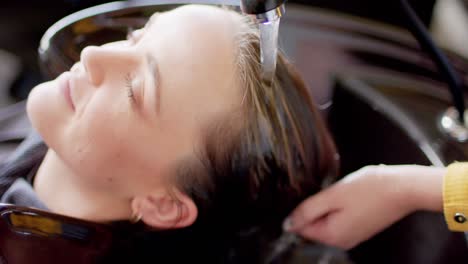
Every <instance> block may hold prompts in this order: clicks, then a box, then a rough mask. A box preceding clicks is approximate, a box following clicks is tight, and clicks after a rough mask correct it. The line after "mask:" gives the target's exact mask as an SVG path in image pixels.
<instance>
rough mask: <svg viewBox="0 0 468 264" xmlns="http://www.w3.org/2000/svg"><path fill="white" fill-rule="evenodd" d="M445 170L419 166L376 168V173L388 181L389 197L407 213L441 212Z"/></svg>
mask: <svg viewBox="0 0 468 264" xmlns="http://www.w3.org/2000/svg"><path fill="white" fill-rule="evenodd" d="M445 172H446V169H445V168H438V167H428V166H419V165H397V166H395V165H391V166H384V165H381V166H379V167H378V173H379V174H384V176H387V177H388V178H389V179H390V180H389V181H390V182H389V183H388V185H389V186H390V187H389V188H391V190H390V192H391V193H392V194H391V195H392V196H393V197H394V199H393V200H394V202H395V203H398V204H399V205H400V207H401V209H402V210H405V211H406V212H407V213H411V212H413V211H418V210H425V211H435V212H442V211H443V199H442V185H443V177H444V175H445Z"/></svg>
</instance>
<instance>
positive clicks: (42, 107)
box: [26, 82, 65, 145]
mask: <svg viewBox="0 0 468 264" xmlns="http://www.w3.org/2000/svg"><path fill="white" fill-rule="evenodd" d="M52 85H53V82H46V83H42V84H39V85H38V86H36V87H34V89H33V90H32V91H31V92H30V93H29V95H28V100H27V103H26V112H27V115H28V118H29V120H30V122H31V125H32V127H33V128H34V129H35V130H36V131H37V132H38V133H39V134H40V135H41V137H42V138H43V139H44V141H45V142H46V143H47V144H48V141H50V140H48V139H53V138H56V137H57V136H58V134H59V133H58V132H59V131H60V128H61V127H62V128H63V124H64V120H65V119H64V112H65V111H64V110H63V109H61V108H62V107H61V104H60V103H61V101H59V100H60V99H61V98H58V97H57V94H56V93H55V90H57V89H52V88H53V87H50V86H52ZM48 145H49V144H48Z"/></svg>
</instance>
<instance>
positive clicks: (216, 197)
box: [176, 15, 337, 263]
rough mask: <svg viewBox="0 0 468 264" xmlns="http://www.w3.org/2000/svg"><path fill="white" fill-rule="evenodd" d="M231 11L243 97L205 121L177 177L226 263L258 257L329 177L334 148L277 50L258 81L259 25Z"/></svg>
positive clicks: (205, 236)
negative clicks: (271, 69)
mask: <svg viewBox="0 0 468 264" xmlns="http://www.w3.org/2000/svg"><path fill="white" fill-rule="evenodd" d="M237 16H238V18H239V20H240V23H241V30H240V32H239V33H238V34H237V35H236V46H237V47H239V49H238V50H237V53H236V56H235V58H236V65H237V76H238V85H239V86H240V87H241V89H242V94H243V96H242V102H241V104H240V107H239V109H238V111H233V112H231V113H227V114H226V115H225V116H223V117H222V118H220V120H218V121H217V122H214V123H213V124H212V125H210V126H208V127H206V128H205V132H204V135H205V137H204V138H203V140H202V142H203V144H202V145H203V147H202V148H201V149H199V150H197V158H196V159H192V160H186V161H184V163H183V164H181V165H180V166H179V167H178V170H177V177H176V179H177V184H178V186H179V188H180V189H181V190H182V191H183V192H185V193H186V194H188V195H189V196H190V197H191V198H192V199H193V200H194V202H195V203H196V205H197V207H198V211H199V213H198V218H197V220H196V222H195V223H194V225H193V226H192V227H190V228H191V229H193V230H198V231H199V235H200V238H201V237H203V240H211V241H215V243H214V244H213V245H212V246H211V247H210V248H211V249H214V248H216V252H217V253H219V254H221V255H223V254H224V255H223V256H225V257H228V258H230V259H231V260H233V261H232V262H239V263H247V262H248V263H256V262H258V261H257V260H259V259H261V258H262V256H263V255H264V254H263V253H260V252H261V251H262V250H261V248H264V247H265V245H268V241H272V240H274V239H275V238H276V237H278V236H279V234H280V232H281V222H282V221H283V220H284V218H285V217H286V216H287V215H288V214H289V213H290V212H291V210H292V209H293V208H294V207H295V206H296V205H297V204H298V203H299V202H300V201H301V200H303V199H305V198H306V197H307V196H309V195H311V194H313V193H315V192H317V191H319V190H320V189H321V187H322V186H323V184H324V183H325V182H329V181H331V180H332V179H334V177H335V176H336V174H337V158H336V157H337V154H336V150H335V147H334V144H333V142H332V140H331V138H330V135H329V133H328V131H327V130H326V128H325V125H324V123H323V121H322V119H321V117H320V115H319V113H318V112H317V108H316V107H315V105H314V104H313V102H312V100H311V97H310V94H309V92H308V90H307V87H306V85H305V83H304V81H303V80H302V78H301V77H300V75H299V74H298V72H297V71H296V70H295V69H294V67H293V66H292V65H291V64H290V63H289V62H288V61H287V60H286V58H285V57H284V55H283V54H282V53H281V52H279V55H278V64H277V70H276V76H275V78H274V80H273V82H272V83H271V85H267V84H266V83H264V82H263V81H262V79H261V65H260V48H259V32H258V28H257V25H256V24H255V23H254V22H253V21H252V20H251V19H250V18H248V17H244V16H240V15H237ZM192 236H195V235H194V234H192ZM200 243H201V242H200ZM202 244H203V243H202ZM200 250H201V249H200ZM220 252H224V253H220ZM229 252H231V253H229ZM211 254H215V253H214V251H211ZM247 260H248V261H247ZM223 261H224V260H223ZM245 261H247V262H245Z"/></svg>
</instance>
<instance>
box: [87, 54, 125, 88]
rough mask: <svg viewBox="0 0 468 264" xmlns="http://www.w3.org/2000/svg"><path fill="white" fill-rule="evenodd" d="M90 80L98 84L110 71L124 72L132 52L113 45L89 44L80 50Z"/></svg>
mask: <svg viewBox="0 0 468 264" xmlns="http://www.w3.org/2000/svg"><path fill="white" fill-rule="evenodd" d="M80 59H81V62H82V63H83V65H84V68H85V71H86V74H87V76H88V78H89V80H90V82H91V83H92V84H94V85H96V86H99V85H100V84H101V83H102V82H103V81H104V80H105V78H106V76H110V73H111V72H112V71H116V72H120V73H124V72H125V71H126V68H128V67H130V66H131V65H132V63H131V62H132V61H133V60H134V59H133V58H132V54H130V52H129V51H126V50H123V49H121V48H117V47H113V46H100V47H98V46H89V47H86V48H84V49H83V51H82V52H81V58H80Z"/></svg>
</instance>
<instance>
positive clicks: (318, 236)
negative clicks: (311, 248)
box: [298, 210, 355, 249]
mask: <svg viewBox="0 0 468 264" xmlns="http://www.w3.org/2000/svg"><path fill="white" fill-rule="evenodd" d="M345 220H346V219H345V214H344V213H343V211H341V210H340V211H334V212H331V213H330V214H328V215H326V216H324V217H322V218H320V219H318V220H317V221H316V222H314V223H311V224H308V225H306V226H304V227H303V228H302V229H300V230H299V231H298V234H300V235H301V236H303V237H304V238H307V239H310V240H313V241H317V242H321V243H323V244H326V245H329V246H334V247H339V248H342V249H349V248H351V247H352V245H354V242H355V241H354V240H353V230H352V229H350V228H349V226H347V224H346V222H347V221H345Z"/></svg>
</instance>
